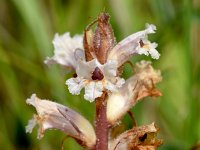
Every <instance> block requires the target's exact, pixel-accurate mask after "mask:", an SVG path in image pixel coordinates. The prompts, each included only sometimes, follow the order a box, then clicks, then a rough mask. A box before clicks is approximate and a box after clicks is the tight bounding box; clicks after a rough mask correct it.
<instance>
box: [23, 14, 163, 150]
mask: <svg viewBox="0 0 200 150" xmlns="http://www.w3.org/2000/svg"><path fill="white" fill-rule="evenodd" d="M94 24H97V26H96V29H95V31H94V32H93V31H92V26H94ZM155 30H156V27H155V26H154V25H150V24H147V25H146V29H144V30H143V31H139V32H137V33H134V34H132V35H130V36H128V37H127V38H125V39H124V40H122V41H120V42H119V43H117V42H116V40H115V37H114V33H113V30H112V27H111V25H110V23H109V15H108V14H107V13H105V12H102V13H100V14H99V16H98V17H97V19H96V20H95V21H94V22H92V23H91V24H90V25H88V26H87V27H86V29H85V31H84V35H75V36H73V37H71V36H70V33H65V34H63V35H61V36H59V35H58V34H56V35H55V37H54V39H53V45H54V48H55V50H54V56H53V57H51V58H49V57H48V58H47V59H46V60H45V63H46V64H47V65H50V64H55V63H56V64H59V65H61V66H64V67H65V68H66V67H67V68H68V69H70V70H72V71H75V74H74V76H73V77H72V78H70V79H67V81H66V85H67V86H68V89H69V92H70V93H71V94H74V95H78V94H80V91H81V90H82V89H84V90H85V93H84V99H85V100H88V101H90V102H95V104H96V105H95V106H96V119H95V130H94V128H93V126H92V125H91V124H90V122H89V121H88V120H87V119H85V118H84V117H83V116H82V115H80V114H79V113H78V112H76V111H74V110H72V109H70V108H68V107H67V106H63V105H61V104H58V103H55V102H52V101H49V100H42V99H40V98H38V97H37V96H36V94H33V95H32V96H31V97H30V98H28V99H27V101H26V102H27V104H30V105H32V106H34V107H35V108H36V111H37V114H35V115H34V116H33V119H31V120H29V123H28V125H27V126H26V132H29V133H31V132H32V129H33V128H34V127H35V125H36V124H38V125H39V129H38V138H39V139H40V138H42V137H43V135H44V133H45V131H46V130H47V129H59V130H61V131H63V132H65V133H66V134H67V135H68V136H70V137H72V138H74V139H75V140H76V141H77V142H78V143H79V144H80V145H81V146H83V147H84V148H86V149H89V150H124V149H127V150H131V149H138V150H147V149H152V150H153V149H156V147H158V146H159V145H161V144H162V140H159V139H156V134H157V132H158V128H157V127H156V126H155V124H154V123H152V124H150V125H144V126H140V127H137V126H136V125H133V128H132V129H130V130H127V131H125V132H124V133H121V134H120V135H117V136H116V137H114V138H112V137H111V136H110V135H111V134H110V133H111V132H112V129H113V127H115V126H117V125H118V124H119V122H120V120H121V119H122V118H123V116H124V115H125V114H126V113H129V114H130V109H131V108H132V107H133V106H135V104H136V103H137V102H138V101H139V100H141V99H143V98H144V97H147V96H161V92H160V91H159V90H157V89H156V88H155V84H156V83H158V82H160V81H161V80H162V77H161V73H160V71H158V70H154V68H153V67H152V66H151V63H150V62H148V61H141V62H138V63H136V65H135V68H134V75H133V76H132V77H130V78H129V79H127V80H126V81H125V80H124V79H123V78H121V77H120V75H121V73H122V70H123V64H124V63H126V62H128V61H129V59H130V58H131V56H133V55H137V54H139V55H141V54H144V55H147V56H148V55H150V56H151V57H152V58H153V59H159V57H160V54H159V53H158V51H157V50H156V47H157V44H156V43H151V42H150V41H149V40H148V34H152V33H155Z"/></svg>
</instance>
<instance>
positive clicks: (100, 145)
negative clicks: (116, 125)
mask: <svg viewBox="0 0 200 150" xmlns="http://www.w3.org/2000/svg"><path fill="white" fill-rule="evenodd" d="M106 96H107V93H104V94H103V95H102V96H101V97H99V98H97V99H96V136H97V142H96V147H95V150H108V122H107V115H106V107H107V102H106V100H105V99H106Z"/></svg>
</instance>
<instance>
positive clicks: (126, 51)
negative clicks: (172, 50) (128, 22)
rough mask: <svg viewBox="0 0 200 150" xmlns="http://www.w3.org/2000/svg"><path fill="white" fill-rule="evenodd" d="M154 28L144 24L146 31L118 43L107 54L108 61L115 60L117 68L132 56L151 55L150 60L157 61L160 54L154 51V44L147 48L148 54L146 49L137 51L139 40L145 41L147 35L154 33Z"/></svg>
mask: <svg viewBox="0 0 200 150" xmlns="http://www.w3.org/2000/svg"><path fill="white" fill-rule="evenodd" d="M155 30H156V26H155V25H152V24H146V29H145V30H143V31H139V32H136V33H134V34H132V35H130V36H128V37H127V38H125V39H123V40H122V41H120V42H119V43H118V44H117V45H116V46H115V47H114V48H113V49H112V50H111V51H110V53H109V54H108V59H110V60H116V61H117V62H118V66H121V65H122V64H124V63H125V62H126V61H127V60H129V59H130V57H131V56H132V55H134V54H145V55H148V54H149V53H150V54H151V56H152V58H154V59H158V58H159V56H160V54H159V53H158V52H157V50H156V49H155V44H153V45H150V46H149V48H150V49H149V53H148V52H146V50H147V49H140V50H139V49H138V48H137V47H138V46H139V44H140V43H139V42H140V40H141V39H144V38H145V39H147V35H148V34H152V33H155Z"/></svg>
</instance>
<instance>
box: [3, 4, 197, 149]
mask: <svg viewBox="0 0 200 150" xmlns="http://www.w3.org/2000/svg"><path fill="white" fill-rule="evenodd" d="M104 9H105V10H106V11H108V12H109V13H110V15H111V24H112V25H113V28H114V32H115V35H116V38H117V41H119V40H121V39H123V38H124V37H126V36H127V35H129V34H132V33H133V32H136V31H138V30H141V29H143V28H144V24H145V23H146V22H148V23H153V24H155V25H156V26H157V34H155V35H151V36H150V38H151V39H152V41H155V42H157V43H158V44H159V46H158V51H160V53H161V58H160V59H159V60H156V61H155V60H152V61H153V65H154V66H155V68H157V69H160V70H162V74H163V82H162V83H160V84H159V85H158V88H159V89H161V91H162V92H163V96H162V97H161V98H158V99H156V100H152V99H154V98H147V100H145V101H143V102H140V103H138V104H137V105H136V107H134V108H133V109H132V110H133V112H134V114H135V117H136V120H137V121H138V124H139V125H141V124H149V123H151V122H153V121H155V122H156V124H157V125H158V127H159V128H160V132H159V136H160V137H161V138H163V139H164V144H163V145H162V146H161V147H160V148H159V149H160V150H187V149H189V148H191V147H192V146H194V145H195V144H197V143H198V142H200V49H199V47H200V0H43V1H41V0H0V68H1V71H0V83H1V86H0V149H6V150H14V149H20V150H23V149H26V150H27V149H30V150H36V149H38V150H39V149H41V150H47V149H48V150H54V149H61V141H62V139H63V138H64V137H65V135H64V134H63V133H61V132H59V131H48V132H47V133H46V134H45V136H44V138H43V139H42V140H37V139H36V137H37V135H36V134H37V132H36V130H34V132H33V134H26V133H25V128H24V127H25V125H26V124H27V122H28V119H30V118H31V117H32V114H33V112H35V110H34V109H33V108H32V107H30V106H27V105H26V103H25V100H26V98H27V97H29V96H30V95H31V94H32V93H37V95H38V96H39V97H41V98H47V99H51V100H54V101H57V102H59V103H62V104H65V105H68V106H70V107H72V108H73V109H75V110H77V111H79V112H81V113H82V114H83V115H85V116H86V117H87V118H88V119H89V120H91V122H93V119H94V107H93V106H94V105H93V104H91V103H89V102H86V101H84V100H83V96H82V95H81V96H72V95H71V94H69V92H68V90H67V87H66V86H65V80H66V79H67V78H68V77H70V76H71V74H70V73H69V74H67V71H64V70H63V69H62V68H59V66H56V65H54V66H52V67H50V68H48V67H47V66H45V65H44V64H43V60H44V59H45V57H46V56H52V55H53V46H52V44H51V43H52V42H51V40H52V39H53V36H54V34H55V33H56V32H58V33H60V34H62V33H64V32H67V31H70V32H71V34H72V35H74V34H76V33H79V34H81V33H83V29H84V28H85V26H86V25H87V24H89V23H90V22H91V21H92V20H93V19H94V18H95V17H96V16H97V15H98V14H99V13H100V12H101V11H102V10H104ZM141 59H149V58H147V57H145V56H135V57H133V59H132V61H133V62H136V61H138V60H141ZM131 74H132V71H131V68H130V67H129V66H128V65H127V66H126V67H125V71H124V77H128V76H130V75H131ZM124 123H125V125H126V126H127V128H128V127H129V128H130V127H131V121H130V118H128V117H125V119H124ZM64 145H65V149H71V150H78V149H81V147H79V146H78V144H76V142H75V141H73V140H72V139H69V140H67V141H65V144H64Z"/></svg>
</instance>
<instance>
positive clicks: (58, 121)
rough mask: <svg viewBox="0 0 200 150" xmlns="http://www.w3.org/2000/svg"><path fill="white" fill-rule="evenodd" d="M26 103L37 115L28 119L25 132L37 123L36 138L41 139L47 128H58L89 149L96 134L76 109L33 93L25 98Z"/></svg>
mask: <svg viewBox="0 0 200 150" xmlns="http://www.w3.org/2000/svg"><path fill="white" fill-rule="evenodd" d="M26 102H27V104H29V105H32V106H34V107H35V108H36V111H37V115H36V114H35V115H34V116H33V119H31V120H29V122H28V125H27V126H26V132H28V133H31V132H32V130H33V128H34V127H35V126H36V125H37V124H38V125H39V129H38V138H39V139H41V138H42V137H43V135H44V133H45V131H46V130H48V129H58V130H61V131H63V132H65V133H66V134H67V135H69V136H70V137H73V138H75V139H76V140H78V141H79V140H80V141H82V145H83V146H85V147H87V148H88V149H91V148H92V147H93V146H94V145H95V143H96V135H95V132H94V129H93V127H92V125H91V124H90V122H89V121H88V120H86V119H85V118H84V117H83V116H81V115H80V114H79V113H77V112H76V111H74V110H72V109H70V108H68V107H66V106H63V105H61V104H58V103H55V102H51V101H49V100H41V99H39V98H38V97H37V96H36V95H35V94H33V95H32V96H31V98H28V99H27V101H26Z"/></svg>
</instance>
